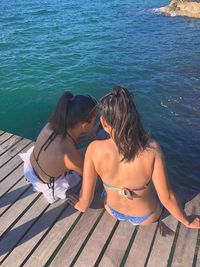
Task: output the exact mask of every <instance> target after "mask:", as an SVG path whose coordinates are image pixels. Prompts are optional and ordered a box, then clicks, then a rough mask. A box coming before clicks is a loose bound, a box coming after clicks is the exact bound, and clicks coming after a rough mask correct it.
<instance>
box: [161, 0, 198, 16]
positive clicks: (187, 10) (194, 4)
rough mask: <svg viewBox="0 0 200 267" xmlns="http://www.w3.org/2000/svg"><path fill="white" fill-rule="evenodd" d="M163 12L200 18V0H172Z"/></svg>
mask: <svg viewBox="0 0 200 267" xmlns="http://www.w3.org/2000/svg"><path fill="white" fill-rule="evenodd" d="M163 13H164V14H166V15H170V16H183V17H190V18H200V0H196V1H192V0H171V2H170V3H169V5H168V6H166V7H164V8H163Z"/></svg>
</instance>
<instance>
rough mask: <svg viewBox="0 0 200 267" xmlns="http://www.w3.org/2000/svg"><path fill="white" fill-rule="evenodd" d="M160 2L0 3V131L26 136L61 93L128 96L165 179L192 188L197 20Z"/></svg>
mask: <svg viewBox="0 0 200 267" xmlns="http://www.w3.org/2000/svg"><path fill="white" fill-rule="evenodd" d="M166 4H167V1H164V0H163V1H162V0H146V1H144V0H137V1H131V0H124V1H120V0H113V1H105V0H102V1H88V0H77V1H71V0H68V1H64V0H63V1H62V0H60V1H59V0H43V1H42V0H10V1H7V0H1V2H0V62H1V63H0V99H1V101H0V118H1V119H0V129H1V130H5V131H8V132H12V133H15V134H17V135H21V136H25V137H28V138H31V139H35V138H36V136H37V134H38V132H39V131H40V129H41V127H42V126H43V124H44V123H45V121H46V120H47V118H48V116H49V114H50V113H51V110H52V107H53V106H54V104H55V103H56V101H57V99H58V97H59V96H60V94H61V92H63V91H64V90H71V91H73V92H74V93H75V94H76V93H91V94H92V95H93V96H95V97H96V98H97V99H98V98H99V97H101V96H102V95H103V94H105V93H107V92H108V91H109V90H110V89H111V88H112V87H113V86H114V85H117V84H120V85H124V86H126V87H128V88H129V89H130V90H132V91H133V92H134V95H135V101H136V104H137V106H138V109H139V111H140V113H141V116H142V118H143V121H144V125H145V127H146V129H148V130H149V131H150V132H151V133H152V135H153V136H154V137H155V138H156V139H157V140H158V141H159V142H160V144H161V146H162V148H163V150H164V152H165V156H166V160H167V166H168V172H169V176H170V180H171V181H172V182H175V183H179V184H182V185H190V186H191V187H195V188H197V189H199V188H200V175H199V174H200V164H199V161H200V160H199V159H200V46H199V44H200V20H194V19H186V18H176V17H167V16H163V15H162V14H161V13H160V11H159V10H157V9H155V8H159V7H162V6H164V5H166Z"/></svg>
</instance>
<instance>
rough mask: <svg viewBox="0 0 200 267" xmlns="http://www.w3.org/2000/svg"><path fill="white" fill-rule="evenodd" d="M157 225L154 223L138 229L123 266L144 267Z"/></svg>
mask: <svg viewBox="0 0 200 267" xmlns="http://www.w3.org/2000/svg"><path fill="white" fill-rule="evenodd" d="M157 225H158V224H157V223H154V224H151V225H148V226H140V227H139V230H138V233H137V235H136V237H135V240H134V243H133V245H132V248H131V250H130V253H129V255H128V258H127V261H126V264H125V266H126V267H132V266H133V265H136V266H145V262H146V259H147V256H148V253H149V250H150V247H151V243H152V241H153V237H154V234H155V230H156V227H157Z"/></svg>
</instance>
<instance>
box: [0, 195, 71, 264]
mask: <svg viewBox="0 0 200 267" xmlns="http://www.w3.org/2000/svg"><path fill="white" fill-rule="evenodd" d="M46 203H47V202H46ZM34 206H35V205H34ZM66 206H67V203H66V201H65V200H60V201H57V202H55V203H54V204H52V205H49V206H48V209H47V210H46V211H45V212H44V213H43V214H42V215H41V216H40V217H39V219H38V220H37V222H36V223H35V224H34V225H33V226H32V227H31V229H30V230H29V231H28V232H27V233H26V234H25V235H24V236H23V238H22V239H21V240H20V242H19V244H18V245H17V247H16V248H15V249H14V250H13V251H12V252H11V253H10V255H9V257H8V258H6V260H5V262H4V264H3V265H2V266H12V264H13V262H14V263H15V266H20V265H21V263H22V262H23V261H24V260H25V259H26V257H27V255H28V254H29V253H31V251H32V250H33V249H34V248H35V246H37V243H38V242H40V240H42V239H43V237H44V236H45V234H46V232H48V231H49V230H50V229H51V226H52V224H53V223H54V222H56V220H57V217H58V216H59V214H60V213H62V211H63V209H64V208H66ZM34 210H35V211H37V210H40V211H41V209H40V206H39V205H37V206H35V209H34ZM27 219H28V220H30V217H29V216H28V217H27ZM47 245H48V240H47Z"/></svg>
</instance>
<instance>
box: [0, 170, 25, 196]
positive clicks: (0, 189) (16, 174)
mask: <svg viewBox="0 0 200 267" xmlns="http://www.w3.org/2000/svg"><path fill="white" fill-rule="evenodd" d="M22 177H23V165H20V166H19V167H18V168H17V169H15V170H14V171H13V172H12V173H11V174H10V175H8V176H7V178H6V179H5V180H3V181H2V182H1V186H0V198H1V197H2V195H3V194H5V193H6V192H8V191H9V188H11V187H12V186H13V185H15V184H16V183H17V182H18V181H19V179H21V178H22ZM24 179H25V178H24Z"/></svg>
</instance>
